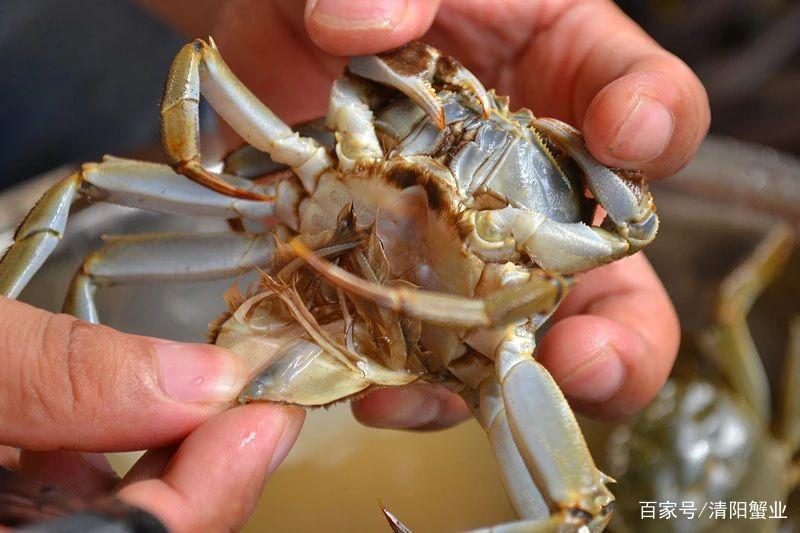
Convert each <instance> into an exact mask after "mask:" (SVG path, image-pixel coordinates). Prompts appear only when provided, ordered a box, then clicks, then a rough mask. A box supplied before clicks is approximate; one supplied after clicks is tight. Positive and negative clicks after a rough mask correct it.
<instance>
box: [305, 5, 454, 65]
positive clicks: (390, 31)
mask: <svg viewBox="0 0 800 533" xmlns="http://www.w3.org/2000/svg"><path fill="white" fill-rule="evenodd" d="M438 8H439V1H438V0H436V1H434V0H376V1H374V2H350V1H348V0H309V1H308V2H307V3H306V9H305V21H306V29H307V30H308V33H309V35H310V36H311V40H312V41H314V43H315V44H316V45H317V46H319V47H320V48H322V49H323V50H325V51H327V52H329V53H331V54H335V55H362V54H373V53H377V52H382V51H385V50H389V49H392V48H397V47H398V46H401V45H403V44H405V43H407V42H409V41H412V40H414V39H417V38H419V37H421V36H422V34H424V33H425V32H426V31H427V30H428V28H429V27H430V25H431V24H432V23H433V19H434V17H435V16H436V12H437V10H438Z"/></svg>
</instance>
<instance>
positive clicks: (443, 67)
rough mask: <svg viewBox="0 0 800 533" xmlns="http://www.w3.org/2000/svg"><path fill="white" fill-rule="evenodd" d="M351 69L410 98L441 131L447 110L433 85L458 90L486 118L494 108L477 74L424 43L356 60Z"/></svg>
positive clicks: (353, 59)
mask: <svg viewBox="0 0 800 533" xmlns="http://www.w3.org/2000/svg"><path fill="white" fill-rule="evenodd" d="M348 68H349V69H350V72H352V73H353V74H357V75H359V76H362V77H364V78H367V79H369V80H372V81H375V82H378V83H380V84H383V85H388V86H390V87H394V88H395V89H397V90H399V91H400V92H402V93H403V94H405V95H406V96H408V97H409V98H411V99H412V100H413V101H414V102H415V103H416V104H417V105H418V106H420V107H421V108H422V110H423V111H425V113H426V114H427V115H428V117H430V119H431V121H432V122H433V123H434V124H436V125H437V126H438V127H439V129H442V128H444V126H445V115H444V107H443V106H442V102H441V100H440V99H439V97H438V96H437V95H436V91H435V90H434V89H433V86H432V85H431V82H432V81H435V82H438V83H440V84H446V85H451V86H455V87H457V88H458V89H459V90H460V91H461V92H462V93H464V94H466V95H468V96H469V97H471V98H473V99H474V100H475V101H476V103H477V104H478V106H479V107H480V108H481V109H482V110H483V114H484V116H485V117H488V116H489V113H491V110H492V109H493V108H494V104H493V101H492V99H491V98H490V97H489V93H487V92H486V89H485V88H484V87H483V85H482V84H481V82H480V81H478V78H476V77H475V75H474V74H472V73H471V72H470V71H469V70H467V69H466V68H464V67H463V66H461V64H460V63H458V62H457V61H456V60H455V59H453V58H451V57H449V56H443V55H441V53H440V52H439V51H438V50H436V49H435V48H433V47H432V46H428V45H427V44H425V43H421V42H412V43H409V44H407V45H405V46H401V47H400V48H397V49H395V50H390V51H388V52H385V53H383V54H378V55H371V56H358V57H353V58H351V59H350V62H349V63H348Z"/></svg>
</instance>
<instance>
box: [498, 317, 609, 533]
mask: <svg viewBox="0 0 800 533" xmlns="http://www.w3.org/2000/svg"><path fill="white" fill-rule="evenodd" d="M533 349H534V341H533V335H532V334H531V333H530V332H528V331H527V330H526V329H524V328H513V327H511V328H509V330H508V331H507V333H506V336H505V338H504V340H503V341H502V342H501V343H500V345H499V346H498V348H497V351H496V352H495V357H496V358H495V365H496V371H497V379H498V381H499V383H500V390H501V393H502V398H503V406H504V410H505V413H506V414H507V417H508V424H509V427H510V430H511V434H512V436H513V440H514V442H515V443H516V446H517V449H518V453H519V454H520V455H521V456H522V459H523V461H524V464H525V465H526V466H527V469H528V471H529V472H530V475H531V477H532V479H533V480H535V482H536V485H537V486H538V488H539V490H541V495H542V496H543V499H544V501H545V502H546V503H547V505H548V507H549V509H550V511H551V513H552V516H550V517H549V518H546V519H541V518H539V519H537V518H538V517H537V518H534V519H531V520H527V521H523V522H521V523H518V524H507V525H504V526H499V527H497V528H493V530H495V531H556V530H559V531H560V530H561V529H559V528H561V527H564V526H572V527H574V528H575V529H577V528H580V527H582V526H586V527H588V528H589V530H592V531H593V530H599V529H602V528H603V527H604V526H605V524H606V523H608V521H609V520H610V518H611V503H612V502H613V496H612V495H611V493H610V492H609V491H608V489H606V487H605V483H606V482H607V481H608V479H609V478H607V476H605V475H604V474H603V473H602V472H600V471H599V470H598V469H597V467H596V466H595V464H594V461H593V460H592V457H591V455H590V453H589V449H588V447H587V446H586V442H585V441H584V439H583V436H582V434H581V430H580V428H579V427H578V423H577V421H576V420H575V415H574V414H573V413H572V410H571V409H570V408H569V405H568V404H567V401H566V399H565V398H564V395H563V394H562V393H561V391H560V389H559V388H558V385H556V383H555V381H553V378H552V377H551V376H550V374H549V373H548V372H547V370H545V368H544V367H543V366H542V365H540V364H539V363H537V362H536V361H535V360H534V359H533ZM516 462H518V461H517V460H516V458H515V457H513V454H512V455H511V457H508V458H506V460H505V463H504V464H503V462H501V464H502V465H503V466H504V467H508V466H511V465H513V464H514V463H516ZM511 475H514V474H513V473H512V474H511ZM517 476H518V475H517ZM518 477H519V476H518ZM517 499H519V497H517ZM540 512H541V509H536V510H535V511H533V512H531V513H530V514H534V513H535V514H539V513H540ZM523 516H524V515H523Z"/></svg>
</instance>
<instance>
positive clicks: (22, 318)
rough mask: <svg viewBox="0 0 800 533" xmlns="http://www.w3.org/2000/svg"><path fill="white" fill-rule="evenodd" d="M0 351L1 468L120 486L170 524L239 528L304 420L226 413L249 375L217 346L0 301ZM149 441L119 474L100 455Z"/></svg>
mask: <svg viewBox="0 0 800 533" xmlns="http://www.w3.org/2000/svg"><path fill="white" fill-rule="evenodd" d="M0 354H2V360H3V363H2V365H0V406H2V409H0V466H5V467H7V468H11V469H12V470H18V471H19V472H20V473H22V474H23V475H26V476H28V477H31V478H34V479H37V480H39V481H42V482H44V483H47V484H54V485H58V486H60V487H61V488H62V489H65V490H67V491H68V492H70V493H73V494H75V495H78V496H82V497H85V498H88V499H94V498H99V497H102V496H106V495H108V494H111V493H113V494H114V495H115V496H117V497H119V498H121V499H122V500H124V501H126V502H128V503H130V504H133V505H136V506H138V507H140V508H142V509H145V510H146V511H148V512H150V513H152V514H154V515H155V516H157V517H158V518H159V519H160V520H161V521H162V522H163V523H164V524H165V525H166V526H167V527H168V528H169V529H170V530H171V531H200V530H202V531H207V530H214V531H215V530H236V529H239V528H240V527H241V526H242V525H243V524H244V522H245V521H246V519H247V518H248V516H249V515H250V513H251V512H252V510H253V508H254V507H255V505H256V503H257V501H258V497H259V494H260V493H261V487H262V484H263V482H264V479H265V477H266V476H268V475H269V474H270V473H271V472H272V471H273V470H274V469H275V468H276V467H277V466H278V464H279V463H280V462H281V461H282V460H283V458H284V457H285V456H286V454H287V452H288V451H289V449H290V448H291V446H292V444H293V443H294V441H295V438H296V437H297V434H298V432H299V431H300V427H301V426H302V422H303V416H304V415H303V411H302V410H301V409H298V408H292V407H282V406H277V405H271V404H251V405H245V406H242V407H236V408H234V409H230V410H226V411H225V412H222V413H219V411H221V410H223V409H225V408H226V407H228V406H229V405H230V402H231V400H232V399H233V398H235V397H236V395H237V394H238V393H239V391H240V390H241V388H242V387H243V386H244V384H245V381H246V379H247V377H248V376H247V374H248V371H247V369H246V368H244V367H242V365H241V363H240V362H239V360H238V359H237V358H236V357H235V356H234V355H233V354H230V353H228V352H226V351H224V350H222V349H220V348H216V347H214V346H211V345H204V344H182V343H173V342H168V341H163V340H159V339H153V338H148V337H139V336H135V335H127V334H124V333H120V332H118V331H114V330H112V329H110V328H107V327H104V326H95V325H90V324H87V323H85V322H81V321H79V320H77V319H75V318H73V317H71V316H68V315H53V314H51V313H48V312H46V311H42V310H40V309H36V308H33V307H31V306H28V305H26V304H23V303H20V302H15V301H12V300H9V299H6V298H2V297H0ZM181 441H182V442H181ZM16 448H22V452H21V453H19V452H18V451H17V450H16ZM145 448H150V451H148V452H147V453H146V454H145V455H144V456H143V457H142V458H141V459H140V460H139V461H138V462H137V463H136V464H135V465H134V467H133V468H132V469H131V470H130V472H128V474H127V475H126V476H125V477H124V478H122V479H119V478H118V477H117V475H116V474H115V473H114V472H113V470H112V469H111V468H110V467H109V465H108V462H107V460H106V458H105V456H103V455H101V454H98V453H96V452H112V451H124V450H140V449H145ZM86 452H89V453H86Z"/></svg>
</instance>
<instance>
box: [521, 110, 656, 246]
mask: <svg viewBox="0 0 800 533" xmlns="http://www.w3.org/2000/svg"><path fill="white" fill-rule="evenodd" d="M533 125H534V127H536V129H537V130H539V131H540V132H542V133H544V134H545V135H547V137H549V138H550V140H552V141H553V142H554V143H555V144H556V145H558V147H559V148H561V149H562V150H563V151H564V152H566V154H567V155H568V156H569V157H571V158H572V159H573V160H574V161H575V162H576V163H577V164H578V166H579V167H580V168H581V170H582V171H583V173H584V175H585V176H586V182H587V185H588V186H589V189H591V191H592V194H594V197H595V198H596V199H597V201H598V202H599V203H600V205H601V206H602V207H603V209H605V210H606V212H607V213H608V217H609V218H610V219H611V221H612V222H613V225H614V226H615V228H616V231H617V233H619V235H620V236H621V237H623V238H624V239H625V240H627V241H628V242H629V243H630V244H631V246H632V247H633V248H634V249H637V250H638V249H640V248H642V247H644V246H645V245H647V244H648V243H650V242H651V241H652V240H653V239H654V238H655V236H656V233H657V231H658V216H657V215H656V213H655V207H654V205H653V197H652V196H651V195H650V192H649V191H648V189H647V182H646V181H645V180H644V178H643V176H642V175H641V174H640V173H637V172H636V171H625V170H617V171H614V170H611V169H609V168H608V167H606V166H604V165H603V164H602V163H600V162H599V161H597V160H596V159H595V158H594V157H593V156H592V155H591V154H590V153H589V150H587V149H586V143H585V142H584V140H583V134H581V132H579V131H578V130H576V129H575V128H573V127H572V126H570V125H569V124H567V123H565V122H561V121H560V120H556V119H552V118H536V119H534V121H533Z"/></svg>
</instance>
